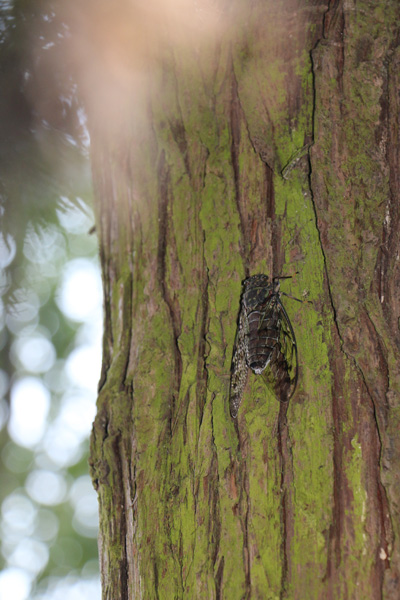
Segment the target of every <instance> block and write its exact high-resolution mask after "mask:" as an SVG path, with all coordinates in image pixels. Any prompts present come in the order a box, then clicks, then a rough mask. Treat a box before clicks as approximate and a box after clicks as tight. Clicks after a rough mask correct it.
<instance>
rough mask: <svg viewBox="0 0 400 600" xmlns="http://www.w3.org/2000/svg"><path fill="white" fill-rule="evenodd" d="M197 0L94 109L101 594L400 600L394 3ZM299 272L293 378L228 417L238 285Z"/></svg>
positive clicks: (94, 460)
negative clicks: (100, 321) (107, 110)
mask: <svg viewBox="0 0 400 600" xmlns="http://www.w3.org/2000/svg"><path fill="white" fill-rule="evenodd" d="M157 6H158V5H157ZM190 6H192V5H190ZM183 8H184V7H182V11H183V13H184V12H185V11H184V10H183ZM201 8H202V9H203V8H204V10H201V11H200V7H197V5H196V11H195V13H193V10H192V8H191V9H190V10H189V9H188V10H189V13H188V14H189V16H190V18H189V19H188V20H187V21H185V22H184V23H182V22H180V25H179V26H174V23H173V17H172V9H171V12H168V14H167V13H165V12H163V10H164V9H163V7H161V5H160V6H159V7H158V8H157V7H156V9H155V14H157V11H159V13H158V14H160V15H161V16H162V19H161V20H162V27H161V28H160V27H159V26H158V25H157V24H156V23H155V22H154V23H153V25H154V27H153V29H152V38H151V40H152V43H151V44H150V45H151V52H150V54H149V55H147V54H146V52H145V51H144V50H143V49H141V52H140V53H139V55H138V56H136V55H135V60H132V64H133V67H132V72H135V73H137V72H138V71H140V73H141V78H140V81H139V84H138V86H137V89H136V90H135V93H133V96H132V100H131V102H127V105H128V106H132V113H129V118H128V117H127V118H126V119H125V120H126V123H125V126H126V129H125V130H124V138H123V140H124V141H123V143H120V140H119V138H118V137H114V135H115V131H116V130H117V128H116V127H115V128H112V127H111V128H108V130H107V132H106V133H103V134H102V135H101V130H102V127H101V124H100V123H94V121H93V120H92V121H91V124H92V128H93V132H92V133H93V135H92V144H93V145H92V152H93V172H94V178H95V187H96V196H97V207H96V212H97V221H98V224H97V231H99V232H100V256H101V261H102V267H103V278H104V294H105V317H106V326H105V335H104V365H103V374H102V380H101V382H102V383H101V391H100V393H99V399H98V414H97V417H96V420H95V423H94V428H93V435H92V443H91V470H92V476H93V481H94V484H95V487H96V489H97V490H98V494H99V504H100V555H101V568H102V581H103V597H104V598H106V599H107V600H111V599H112V600H119V599H123V600H133V599H137V598H144V599H150V598H159V599H160V600H164V599H168V600H170V599H171V598H176V599H189V598H190V599H195V598H199V599H204V598H207V599H210V600H214V599H215V600H217V599H218V600H219V599H225V598H229V599H230V600H235V599H237V600H239V599H243V598H246V599H257V600H258V599H263V600H265V599H268V598H271V599H272V598H280V599H282V600H298V599H304V598H307V599H310V600H325V599H328V600H337V599H340V600H347V599H348V600H365V599H366V598H368V599H369V600H381V599H382V598H385V600H398V594H399V592H398V590H399V587H400V543H399V540H400V514H399V507H400V475H399V473H400V443H399V435H398V432H399V429H400V393H399V392H400V389H399V388H400V369H399V366H398V365H399V362H398V353H399V349H400V331H399V328H398V317H399V314H400V300H399V295H398V289H399V287H400V261H399V257H398V245H399V240H400V210H399V206H400V198H399V193H400V192H399V190H400V185H399V182H400V160H399V159H400V151H399V147H400V139H399V131H400V126H399V125H400V124H399V98H398V88H399V83H400V81H399V77H400V76H399V73H400V69H399V67H400V44H399V42H400V32H399V26H398V23H400V4H399V3H398V1H397V0H389V1H385V2H384V3H383V2H372V1H371V0H357V2H355V1H354V0H347V1H346V2H344V1H343V0H335V1H333V0H332V1H331V0H329V1H328V2H323V3H315V2H314V3H311V4H310V3H306V2H305V1H303V0H285V2H279V3H276V2H273V1H272V0H267V1H266V2H258V1H257V2H242V1H240V2H239V1H238V2H236V1H234V2H233V3H230V6H229V11H227V9H226V7H225V6H222V5H221V6H218V11H217V12H216V13H215V15H214V16H215V19H214V20H213V21H212V26H211V25H210V27H209V28H208V27H206V26H205V20H207V18H208V17H207V15H208V13H209V12H210V13H212V14H214V13H213V12H212V11H213V10H214V9H215V3H212V6H211V4H210V5H209V6H208V8H209V11H206V10H205V7H203V6H202V7H201ZM197 9H198V10H197ZM185 10H186V9H185ZM190 11H192V12H190ZM206 13H207V15H206ZM217 13H218V14H217ZM118 14H120V15H121V16H120V18H121V19H122V20H123V19H124V10H123V9H122V6H121V11H119V12H118ZM125 16H126V15H125ZM140 18H141V19H143V18H144V17H143V15H141V17H140ZM127 19H129V17H127ZM127 19H125V21H124V27H129V23H128V20H127ZM140 22H141V21H140ZM154 30H155V31H156V32H158V33H157V35H159V39H158V38H157V43H154V42H155V37H157V36H155V34H154ZM161 30H162V33H160V32H161ZM124 31H125V29H124ZM166 32H168V33H166ZM168 35H170V37H168ZM133 37H134V39H135V40H136V39H137V36H136V37H135V36H133ZM128 38H129V39H132V36H128ZM138 43H139V42H138ZM159 48H162V49H163V51H162V52H161V51H160V50H159ZM136 50H137V48H136ZM130 52H133V53H134V52H135V49H134V48H132V46H131V45H128V46H127V47H126V48H125V47H124V49H123V52H122V56H129V53H130ZM111 55H112V52H111V51H110V56H111ZM117 55H118V56H119V55H121V53H119V54H118V53H117ZM126 64H130V63H129V60H128V62H127V63H124V65H125V66H126ZM138 65H142V67H143V65H147V66H148V67H149V68H148V73H147V74H146V73H144V71H143V68H142V67H141V68H140V69H139V68H138ZM122 71H123V69H122ZM118 72H120V71H118ZM113 81H114V80H113ZM130 89H131V88H130V87H129V86H128V87H127V88H124V90H125V91H126V92H127V93H128V95H129V90H130ZM139 90H140V93H139ZM140 102H142V105H143V110H142V109H141V108H140V106H139V104H140ZM118 122H119V121H118ZM111 130H112V131H113V132H114V133H110V131H111ZM99 131H100V134H99ZM130 131H132V139H130V137H129V136H130V133H129V132H130ZM294 271H298V272H299V276H298V277H297V278H296V279H293V280H292V282H293V283H292V285H291V293H292V294H293V295H294V296H296V297H299V298H302V297H303V294H304V297H306V295H308V296H307V297H308V298H309V299H311V300H312V301H313V304H312V306H310V305H306V304H303V305H302V306H301V307H300V306H296V305H295V306H292V304H291V305H290V306H288V307H287V309H288V314H289V317H290V320H291V322H292V324H293V327H294V328H295V331H296V338H297V344H298V347H299V384H298V389H297V390H296V393H295V394H294V396H293V398H291V400H290V403H289V404H281V405H279V403H277V402H276V398H275V397H274V395H273V394H270V393H268V392H266V390H265V386H264V383H263V382H262V381H260V378H257V377H255V376H253V375H252V374H251V373H250V376H249V377H248V381H247V384H246V387H245V389H244V401H243V404H242V407H241V410H240V412H239V415H238V418H237V419H236V420H235V421H233V420H231V419H230V418H229V417H228V415H229V400H228V396H229V372H230V362H231V357H232V348H233V343H234V335H235V327H236V315H237V307H238V299H239V297H240V285H241V281H242V280H243V279H244V278H245V277H247V276H251V275H254V274H255V273H268V274H269V275H278V274H288V273H293V272H294ZM133 282H134V283H133ZM296 287H297V289H296ZM293 304H296V303H293ZM133 395H134V400H133Z"/></svg>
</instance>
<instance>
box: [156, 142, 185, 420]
mask: <svg viewBox="0 0 400 600" xmlns="http://www.w3.org/2000/svg"><path fill="white" fill-rule="evenodd" d="M158 180H159V182H160V190H159V202H158V220H159V235H158V251H157V268H158V280H159V284H160V288H161V295H162V298H163V300H164V302H165V304H166V306H167V308H168V312H169V316H170V319H171V325H172V333H173V339H174V358H175V392H174V393H173V394H172V406H171V410H170V430H172V417H173V413H174V408H175V407H174V404H175V399H176V398H177V397H178V394H179V389H180V385H181V379H182V356H181V351H180V349H179V344H178V339H179V336H180V332H181V322H180V317H179V315H178V314H177V310H176V307H175V306H174V301H173V299H172V298H171V294H170V291H169V288H168V284H167V281H166V252H167V237H168V221H169V217H168V205H169V173H168V169H167V167H166V164H165V153H164V150H163V151H162V153H161V156H160V160H159V165H158Z"/></svg>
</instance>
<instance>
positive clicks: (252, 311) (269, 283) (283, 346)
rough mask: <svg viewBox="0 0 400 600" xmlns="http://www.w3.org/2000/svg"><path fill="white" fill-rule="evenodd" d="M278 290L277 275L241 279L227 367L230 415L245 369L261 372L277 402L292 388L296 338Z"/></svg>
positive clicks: (236, 403) (290, 393)
mask: <svg viewBox="0 0 400 600" xmlns="http://www.w3.org/2000/svg"><path fill="white" fill-rule="evenodd" d="M281 293H282V292H280V284H279V278H278V277H274V278H273V279H272V280H270V279H269V277H268V275H253V276H252V277H249V278H248V279H246V280H245V281H244V284H243V294H242V298H241V306H240V314H239V322H238V330H237V334H236V340H235V346H234V350H233V357H232V368H231V385H230V398H229V404H230V412H231V415H232V417H234V418H235V417H236V416H237V413H238V410H239V406H240V403H241V400H242V395H243V391H244V387H245V385H246V380H247V372H248V368H250V369H251V370H252V371H253V372H254V373H256V374H257V375H260V374H263V377H264V379H265V380H266V382H267V384H268V385H270V386H272V387H273V388H274V391H275V394H276V396H277V398H278V399H279V400H280V401H281V402H287V401H288V400H289V399H290V397H291V396H293V394H294V391H295V389H296V384H297V377H298V366H297V345H296V338H295V335H294V331H293V327H292V324H291V323H290V320H289V317H288V314H287V312H286V310H285V308H284V306H283V304H282V302H281Z"/></svg>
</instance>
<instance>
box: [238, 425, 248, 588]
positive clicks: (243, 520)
mask: <svg viewBox="0 0 400 600" xmlns="http://www.w3.org/2000/svg"><path fill="white" fill-rule="evenodd" d="M234 425H235V430H236V434H237V436H238V454H239V456H240V457H242V459H243V457H244V456H247V449H246V448H245V444H244V443H243V442H242V439H241V436H240V431H239V425H238V419H235V421H234ZM241 467H242V468H241V469H240V473H241V475H242V485H241V486H240V496H239V505H241V504H242V502H243V494H245V495H246V512H245V515H244V517H243V515H242V511H241V510H240V511H239V513H240V526H241V529H242V533H243V567H244V575H245V585H246V592H245V594H244V596H243V598H246V599H249V598H251V568H250V551H249V512H250V494H249V476H248V470H247V463H246V460H243V462H242V465H241Z"/></svg>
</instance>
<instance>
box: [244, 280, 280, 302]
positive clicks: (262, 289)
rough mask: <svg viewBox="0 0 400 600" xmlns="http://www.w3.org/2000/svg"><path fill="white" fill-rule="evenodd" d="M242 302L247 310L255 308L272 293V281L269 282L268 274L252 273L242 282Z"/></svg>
mask: <svg viewBox="0 0 400 600" xmlns="http://www.w3.org/2000/svg"><path fill="white" fill-rule="evenodd" d="M243 285H244V292H243V303H244V306H245V307H246V309H247V310H248V311H251V310H255V309H256V308H257V307H258V306H260V305H263V304H264V303H265V302H266V301H267V300H268V298H269V297H270V296H271V294H273V293H274V287H275V286H274V282H270V280H269V277H268V275H262V274H260V275H252V276H251V277H248V278H247V279H245V281H244V282H243Z"/></svg>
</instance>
